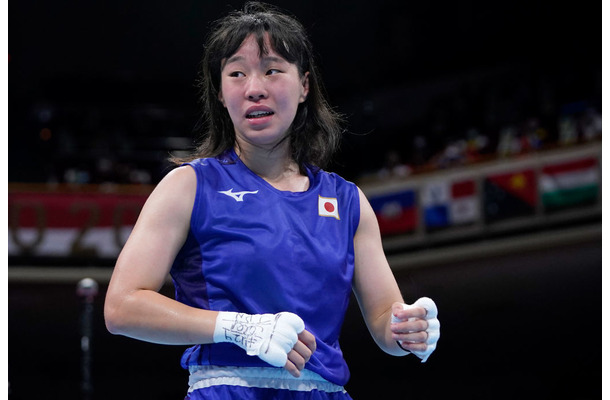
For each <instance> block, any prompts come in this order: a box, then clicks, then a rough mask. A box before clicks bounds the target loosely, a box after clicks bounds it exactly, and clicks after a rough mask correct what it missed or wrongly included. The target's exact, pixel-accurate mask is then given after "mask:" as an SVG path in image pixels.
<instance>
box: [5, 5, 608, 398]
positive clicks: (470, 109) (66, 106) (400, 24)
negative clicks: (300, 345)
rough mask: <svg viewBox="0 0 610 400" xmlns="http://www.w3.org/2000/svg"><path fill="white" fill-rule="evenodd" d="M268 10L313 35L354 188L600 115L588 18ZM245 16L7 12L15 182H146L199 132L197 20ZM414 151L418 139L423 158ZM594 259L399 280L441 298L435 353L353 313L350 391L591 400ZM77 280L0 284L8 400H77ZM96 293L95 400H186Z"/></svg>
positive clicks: (484, 265) (521, 257)
mask: <svg viewBox="0 0 610 400" xmlns="http://www.w3.org/2000/svg"><path fill="white" fill-rule="evenodd" d="M273 3H274V4H277V5H279V6H281V7H284V8H286V9H288V10H290V11H291V12H292V13H294V14H295V15H296V16H297V17H298V18H299V19H300V20H301V21H302V22H303V24H304V25H305V26H306V27H307V28H308V30H309V32H310V34H311V37H312V40H313V42H314V46H315V48H316V50H317V52H318V55H319V66H320V68H321V71H322V76H323V78H324V81H325V83H326V88H327V91H328V95H329V98H330V101H331V103H332V104H333V105H334V106H336V107H337V108H338V110H339V111H341V112H342V113H344V114H345V115H346V117H347V127H348V133H346V135H345V137H344V142H343V146H342V151H341V152H340V153H339V154H338V155H337V159H336V161H335V163H334V165H333V166H332V168H330V169H332V170H335V171H338V172H340V173H341V174H342V175H344V176H345V177H346V178H348V179H353V180H357V179H358V178H359V177H361V176H363V174H366V173H370V172H371V171H376V170H379V169H380V168H382V167H383V165H384V160H385V157H386V153H387V151H388V149H390V148H393V149H398V150H399V153H400V156H401V158H402V160H403V161H404V162H407V163H410V164H416V163H425V162H427V160H429V159H431V158H433V156H434V155H435V154H437V153H438V152H440V151H442V149H443V148H444V147H445V146H446V145H447V144H448V143H450V141H451V140H454V139H456V138H460V137H464V136H465V135H466V133H467V132H468V130H469V129H471V128H473V127H474V128H476V129H477V130H478V131H480V132H482V133H483V134H485V135H486V136H488V137H489V139H490V141H491V143H492V148H493V144H494V143H495V141H497V136H498V132H499V131H500V130H501V129H502V128H503V127H505V126H510V125H516V126H519V125H521V124H523V123H524V121H526V120H527V119H529V118H532V117H534V118H538V119H539V120H540V121H541V123H542V124H544V125H545V127H546V129H547V130H548V132H549V135H550V138H549V140H550V141H553V140H554V139H556V136H557V121H558V118H559V117H560V116H561V115H563V114H565V113H570V112H573V111H574V110H582V109H584V108H587V107H593V108H595V109H597V110H599V111H601V97H602V96H601V80H602V62H601V57H600V52H599V50H600V47H601V24H600V16H601V15H600V14H601V13H600V8H599V3H597V2H596V3H595V4H594V3H593V2H578V3H565V4H560V3H559V2H555V1H548V0H544V1H504V0H502V1H496V2H489V1H462V2H453V1H436V2H433V1H431V2H422V1H418V2H412V1H402V2H398V1H384V0H381V1H362V0H352V1H320V0H315V1H303V2H297V1H294V0H293V1H277V2H273ZM240 4H241V2H232V1H229V2H217V1H174V2H161V1H128V2H122V1H115V0H107V1H69V0H56V1H52V2H50V1H49V2H36V1H33V0H20V1H11V2H10V3H9V5H8V10H9V14H8V22H9V29H8V31H9V65H8V72H9V80H8V82H9V88H8V89H9V105H8V107H9V122H8V127H9V132H8V145H9V151H8V154H9V165H10V167H9V171H8V177H9V182H77V183H104V182H116V183H132V184H133V183H152V184H154V183H156V182H157V181H158V180H159V179H160V178H161V177H162V176H163V175H164V174H165V173H166V172H167V170H168V164H167V162H166V161H165V160H166V158H167V156H168V155H169V152H170V151H184V150H187V149H188V148H190V147H191V145H192V143H193V141H194V140H195V138H196V135H197V133H198V120H199V111H198V104H197V91H196V88H195V86H194V82H195V80H196V78H197V74H198V63H199V61H200V57H201V55H202V43H203V38H204V35H205V33H206V32H207V28H208V24H209V22H210V21H211V20H214V19H216V18H218V17H219V16H220V15H222V14H224V13H225V12H227V11H228V10H231V9H233V8H235V7H239V5H240ZM417 137H424V138H425V139H426V140H427V147H426V151H425V153H424V154H419V156H423V157H419V158H417V157H415V155H418V154H416V153H417V149H418V148H416V147H415V142H416V138H417ZM492 152H493V149H492ZM422 158H423V160H422ZM590 222H591V221H588V223H590ZM593 225H601V217H600V219H599V221H594V222H593ZM554 229H555V230H556V231H562V230H574V229H576V230H577V229H579V227H578V226H565V225H563V226H558V227H555V228H554ZM547 233H548V232H539V233H538V234H539V235H545V234H547ZM522 234H523V233H522ZM505 239H507V240H510V238H505ZM431 252H434V249H431ZM601 257H602V254H601V236H600V237H598V238H594V239H591V238H590V237H589V238H587V239H586V240H584V239H583V240H574V241H573V242H572V243H569V244H566V243H559V244H558V243H553V242H549V243H548V244H547V245H546V246H542V247H540V248H537V249H530V250H529V251H520V250H519V249H516V250H514V251H512V252H508V253H503V254H495V255H493V256H485V257H482V256H481V257H478V256H477V255H476V253H475V254H471V256H470V257H469V258H467V259H462V260H460V259H456V260H453V261H451V262H445V263H432V264H430V265H427V266H425V267H421V268H414V269H408V270H398V271H396V276H397V279H398V281H399V284H400V286H401V289H403V291H404V293H405V296H406V297H407V301H410V302H412V301H413V300H415V299H416V298H417V297H419V296H423V295H426V296H430V297H432V298H434V299H435V301H437V304H438V305H439V309H440V315H439V317H440V320H441V323H442V336H441V340H440V342H439V346H438V349H437V352H436V353H435V354H434V355H433V356H431V358H430V360H429V361H428V363H426V364H420V363H419V362H418V361H417V359H415V358H414V357H412V356H410V357H407V358H392V357H389V356H386V355H384V354H383V353H381V352H380V351H379V350H378V349H377V348H376V347H375V345H374V344H373V343H372V341H371V339H370V336H369V335H368V332H367V331H366V328H365V327H364V324H363V323H362V319H361V317H360V315H359V312H358V310H357V308H356V307H355V305H354V303H352V307H351V308H350V310H349V312H348V315H347V317H346V323H345V327H344V334H343V339H342V343H343V348H344V352H345V354H346V358H347V359H348V362H349V364H350V367H351V369H352V379H351V381H350V383H349V385H348V390H349V391H350V393H351V394H352V396H353V397H354V399H384V398H390V397H394V396H396V395H395V393H397V391H398V390H399V389H402V390H404V391H405V392H404V393H405V395H400V398H403V397H404V398H410V399H426V400H431V399H444V398H458V399H555V398H571V399H593V398H600V397H601V396H600V393H599V386H598V385H599V383H600V380H601V379H600V378H601V368H600V367H601V365H600V364H601V351H600V350H601V335H600V333H599V332H600V322H601V319H600V318H599V314H600V311H601V310H600V304H601V303H600V300H601V296H600V295H601V290H600V284H601ZM24 268H25V267H24ZM48 268H52V267H51V266H48ZM75 283H76V282H75V281H70V280H69V279H68V280H66V281H65V282H55V283H49V282H45V281H44V280H41V281H40V282H36V283H32V282H30V281H19V280H16V281H15V280H9V285H8V289H9V313H8V321H9V327H8V331H9V332H8V333H9V335H8V339H9V356H8V367H9V368H8V375H9V381H10V384H11V398H13V399H15V400H16V399H33V398H41V397H44V398H48V399H76V398H81V397H80V394H79V380H80V372H79V365H80V364H79V362H80V360H79V355H80V354H79V349H80V347H79V346H80V342H79V333H78V330H79V315H80V314H79V313H80V311H81V309H80V303H79V299H78V298H77V296H76V295H75ZM165 290H167V291H168V293H169V294H171V288H165ZM104 292H105V284H104V283H103V282H102V283H101V292H100V295H99V296H98V298H97V299H96V308H95V313H96V314H95V331H94V347H93V360H94V369H93V372H94V384H95V389H96V392H95V393H96V395H95V396H96V398H99V399H127V398H148V399H170V398H182V396H183V394H184V392H185V390H186V381H187V376H186V374H185V372H184V371H182V370H180V367H179V356H180V353H181V351H182V348H179V347H169V346H158V345H153V344H147V343H142V342H138V341H134V340H131V339H127V338H123V337H117V336H112V335H110V334H109V333H107V332H106V331H105V329H104V326H103V319H102V316H101V312H102V311H101V310H102V304H103V294H104Z"/></svg>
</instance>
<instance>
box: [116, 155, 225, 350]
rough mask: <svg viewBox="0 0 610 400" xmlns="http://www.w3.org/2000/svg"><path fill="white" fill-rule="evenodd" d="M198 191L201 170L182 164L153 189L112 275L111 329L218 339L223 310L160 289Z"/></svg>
mask: <svg viewBox="0 0 610 400" xmlns="http://www.w3.org/2000/svg"><path fill="white" fill-rule="evenodd" d="M195 191H196V176H195V171H194V170H193V169H192V168H191V167H180V168H177V169H175V170H174V171H172V172H170V173H169V174H168V175H167V176H166V177H165V178H164V179H163V180H162V181H161V182H160V183H159V185H158V186H157V187H156V188H155V190H154V191H153V193H152V194H151V195H150V197H149V199H148V200H147V202H146V204H145V205H144V207H143V209H142V212H141V213H140V216H139V218H138V221H137V223H136V225H135V227H134V229H133V231H132V233H131V235H130V237H129V239H128V240H127V243H126V244H125V246H124V248H123V250H122V251H121V254H120V255H119V258H118V260H117V264H116V267H115V269H114V272H113V274H112V279H111V280H110V286H109V288H108V293H107V295H106V302H105V305H104V316H105V319H106V326H107V327H108V330H109V331H110V332H112V333H114V334H121V335H125V336H129V337H132V338H136V339H140V340H145V341H149V342H154V343H163V344H196V343H211V342H212V338H213V333H214V326H215V319H216V316H217V314H218V313H217V312H214V311H208V310H201V309H196V308H193V307H189V306H186V305H184V304H182V303H180V302H178V301H175V300H173V299H170V298H168V297H166V296H164V295H162V294H160V293H158V291H159V289H160V288H161V287H162V285H163V283H164V281H165V279H166V277H167V274H168V273H169V270H170V268H171V266H172V263H173V261H174V258H175V256H176V254H177V253H178V251H179V250H180V248H181V246H182V245H183V243H184V241H185V239H186V236H187V233H188V229H189V224H190V218H191V210H192V208H193V203H194V199H195Z"/></svg>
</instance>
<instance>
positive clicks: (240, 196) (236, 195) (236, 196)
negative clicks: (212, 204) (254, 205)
mask: <svg viewBox="0 0 610 400" xmlns="http://www.w3.org/2000/svg"><path fill="white" fill-rule="evenodd" d="M218 193H222V194H226V195H227V196H229V197H233V198H234V199H235V201H244V195H245V194H257V193H258V190H256V191H254V192H248V191H243V192H235V193H234V192H233V188H231V189H229V190H219V191H218Z"/></svg>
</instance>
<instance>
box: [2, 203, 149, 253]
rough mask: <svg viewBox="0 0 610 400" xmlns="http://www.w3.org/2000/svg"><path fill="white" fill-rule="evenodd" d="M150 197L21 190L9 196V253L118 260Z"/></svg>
mask: <svg viewBox="0 0 610 400" xmlns="http://www.w3.org/2000/svg"><path fill="white" fill-rule="evenodd" d="M146 199H147V194H118V193H114V194H109V193H62V192H40V191H32V192H28V191H19V192H9V195H8V206H9V207H8V208H9V209H8V220H9V221H8V223H9V226H8V255H9V256H30V257H38V256H40V257H102V258H113V257H116V256H117V255H118V254H119V252H120V250H121V248H122V246H123V245H124V244H125V241H126V240H127V237H128V236H129V234H130V232H131V230H132V229H133V226H134V224H135V222H136V219H137V217H138V215H139V213H140V210H141V209H142V207H143V205H144V203H145V201H146Z"/></svg>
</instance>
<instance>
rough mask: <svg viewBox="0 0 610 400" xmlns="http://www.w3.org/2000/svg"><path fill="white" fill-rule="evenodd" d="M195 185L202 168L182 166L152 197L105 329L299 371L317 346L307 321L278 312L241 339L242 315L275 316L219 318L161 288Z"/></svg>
mask: <svg viewBox="0 0 610 400" xmlns="http://www.w3.org/2000/svg"><path fill="white" fill-rule="evenodd" d="M196 188H197V177H196V175H195V171H194V170H193V169H192V168H191V167H179V168H176V169H175V170H173V171H172V172H170V173H169V174H168V175H167V176H166V177H165V178H164V179H163V180H162V181H161V182H160V183H159V185H158V186H157V187H156V188H155V190H154V191H153V192H152V194H151V195H150V197H149V198H148V200H147V201H146V204H145V205H144V207H143V208H142V211H141V213H140V216H139V217H138V221H137V222H136V225H135V226H134V229H133V231H132V233H131V235H130V236H129V239H128V240H127V243H125V246H124V247H123V250H122V251H121V254H120V255H119V258H118V260H117V264H116V266H115V268H114V272H113V273H112V278H111V279H110V285H109V287H108V292H107V294H106V302H105V304H104V317H105V319H106V327H107V328H108V330H109V331H110V332H111V333H114V334H119V335H125V336H129V337H132V338H135V339H140V340H144V341H148V342H153V343H161V344H182V345H192V344H206V343H215V342H216V343H218V342H227V341H228V342H233V343H235V344H236V345H238V346H240V347H242V348H244V350H246V351H248V354H251V355H257V356H259V357H260V358H261V359H263V360H265V361H267V362H270V363H272V364H273V365H276V366H284V368H285V369H286V370H287V371H288V372H290V373H291V374H292V375H294V376H299V375H300V371H301V370H302V369H303V368H304V366H305V364H306V363H307V362H308V361H309V358H310V357H311V354H312V353H313V351H315V348H316V340H315V337H314V336H313V335H312V334H311V333H310V332H308V331H307V330H304V325H302V326H300V324H303V322H302V321H300V324H293V323H292V322H293V321H292V317H291V316H288V315H284V316H282V317H280V316H279V315H280V314H276V315H275V316H274V320H275V323H274V324H270V326H271V328H267V329H266V331H265V332H266V333H265V334H264V335H263V336H262V337H259V336H260V335H259V336H257V337H256V338H249V339H248V340H245V339H243V338H241V339H240V338H237V339H236V338H235V337H234V335H233V334H232V333H231V332H229V331H230V328H231V326H232V324H234V323H236V322H237V321H238V320H239V322H240V324H241V325H243V323H242V320H240V318H242V319H243V318H246V320H247V322H248V323H256V322H252V321H257V320H258V319H261V318H268V317H264V316H263V317H260V316H259V317H258V319H257V318H250V317H252V316H247V315H246V314H239V315H238V314H237V313H226V312H225V313H221V315H224V317H223V318H220V319H219V320H220V321H218V320H217V317H218V316H219V313H218V312H217V311H210V310H203V309H199V308H194V307H190V306H187V305H185V304H182V303H180V302H178V301H176V300H173V299H170V298H169V297H166V296H164V295H162V294H160V293H159V290H160V289H161V287H162V286H163V284H164V282H165V279H166V277H167V274H168V273H169V270H170V269H171V266H172V264H173V262H174V259H175V257H176V255H177V254H178V251H179V250H180V248H181V247H182V245H183V244H184V241H185V240H186V237H187V235H188V231H189V227H190V220H191V211H192V209H193V205H194V202H195V193H196ZM284 314H286V313H284ZM297 318H298V317H297ZM280 320H281V323H280ZM299 320H300V318H299ZM217 323H218V324H219V326H218V327H217ZM256 331H257V332H258V330H256ZM225 332H229V333H228V334H226V333H225ZM254 339H256V340H254ZM263 342H264V343H266V345H265V346H264V347H263V346H262V345H261V344H262V343H263ZM252 346H255V347H256V346H258V347H256V348H251V347H252Z"/></svg>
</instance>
